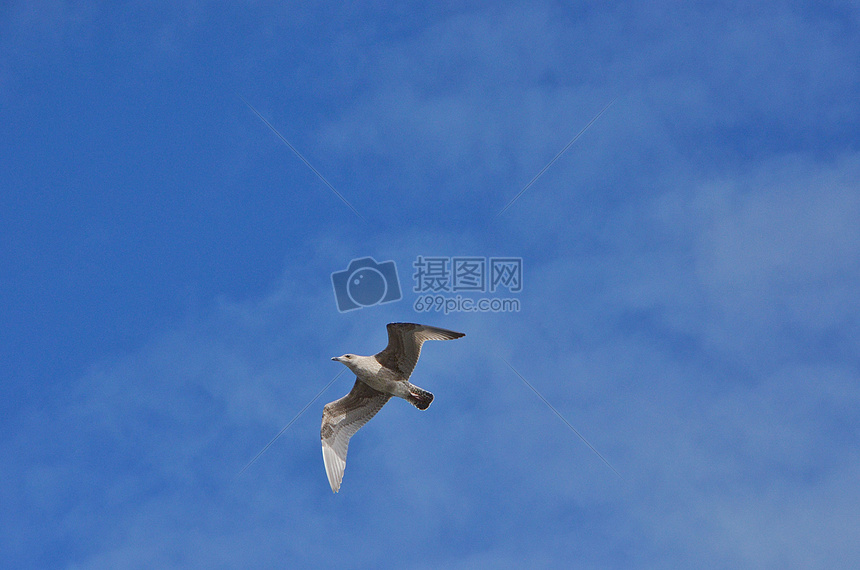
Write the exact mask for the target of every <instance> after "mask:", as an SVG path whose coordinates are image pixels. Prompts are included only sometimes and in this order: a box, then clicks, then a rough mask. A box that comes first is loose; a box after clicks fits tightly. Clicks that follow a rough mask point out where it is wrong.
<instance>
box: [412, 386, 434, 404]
mask: <svg viewBox="0 0 860 570" xmlns="http://www.w3.org/2000/svg"><path fill="white" fill-rule="evenodd" d="M407 400H408V402H409V403H410V404H412V405H413V406H415V407H416V408H418V409H419V410H426V409H427V408H429V407H430V402H432V401H433V394H431V393H430V392H428V391H427V390H422V389H421V388H419V387H418V386H414V385H413V386H410V387H409V397H408V398H407Z"/></svg>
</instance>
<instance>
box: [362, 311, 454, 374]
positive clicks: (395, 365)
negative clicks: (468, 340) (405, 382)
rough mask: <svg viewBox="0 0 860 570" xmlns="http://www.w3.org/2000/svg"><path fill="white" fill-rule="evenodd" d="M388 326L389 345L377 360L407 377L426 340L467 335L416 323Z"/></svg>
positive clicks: (447, 338)
mask: <svg viewBox="0 0 860 570" xmlns="http://www.w3.org/2000/svg"><path fill="white" fill-rule="evenodd" d="M387 328H388V346H386V347H385V350H383V351H382V352H380V353H379V354H377V355H376V360H377V361H378V362H379V363H380V364H382V365H383V366H384V367H386V368H390V369H392V370H397V371H398V372H400V373H401V374H402V375H403V376H404V377H406V378H409V376H410V375H411V374H412V371H413V370H414V369H415V364H416V363H417V362H418V356H419V355H420V354H421V345H422V344H424V341H425V340H453V339H455V338H460V337H462V336H466V335H465V334H464V333H459V332H454V331H449V330H447V329H440V328H437V327H431V326H427V325H417V324H415V323H388V326H387Z"/></svg>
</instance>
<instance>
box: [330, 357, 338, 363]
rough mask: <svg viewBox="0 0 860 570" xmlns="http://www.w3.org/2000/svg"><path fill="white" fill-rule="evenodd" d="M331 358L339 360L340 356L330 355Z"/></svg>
mask: <svg viewBox="0 0 860 570" xmlns="http://www.w3.org/2000/svg"><path fill="white" fill-rule="evenodd" d="M331 359H332V360H336V361H338V362H340V356H332V358H331Z"/></svg>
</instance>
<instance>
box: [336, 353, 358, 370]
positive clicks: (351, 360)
mask: <svg viewBox="0 0 860 570" xmlns="http://www.w3.org/2000/svg"><path fill="white" fill-rule="evenodd" d="M332 360H335V361H337V362H340V363H341V364H343V365H344V366H346V367H347V368H349V369H350V370H352V369H353V368H354V367H355V366H356V364H357V363H358V357H356V356H355V355H354V354H344V355H343V356H335V357H334V358H332Z"/></svg>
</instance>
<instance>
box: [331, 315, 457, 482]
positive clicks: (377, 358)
mask: <svg viewBox="0 0 860 570" xmlns="http://www.w3.org/2000/svg"><path fill="white" fill-rule="evenodd" d="M386 328H387V329H388V346H386V347H385V350H383V351H382V352H379V353H377V354H375V355H373V356H356V355H355V354H344V355H343V356H336V357H334V358H332V360H336V361H337V362H340V363H342V364H344V365H345V366H346V367H347V368H349V369H350V370H352V371H353V372H354V373H355V385H354V386H353V387H352V390H350V392H349V394H347V395H346V396H344V397H343V398H341V399H339V400H335V401H334V402H330V403H328V404H326V405H325V407H324V408H323V416H322V428H320V439H321V440H322V453H323V462H324V463H325V472H326V475H327V476H328V482H329V484H330V485H331V490H332V492H334V493H337V492H338V490H340V482H341V481H342V480H343V470H344V468H345V467H346V449H347V446H348V445H349V438H350V437H352V436H353V435H354V434H355V432H357V431H358V430H359V428H361V426H363V425H364V424H366V423H367V422H368V421H370V418H372V417H373V416H375V415H376V412H378V411H379V410H381V409H382V406H384V405H385V403H386V402H387V401H388V400H389V399H390V398H391V396H397V397H398V398H403V399H404V400H406V401H407V402H409V403H410V404H412V405H413V406H415V407H416V408H418V409H419V410H426V409H427V408H428V407H429V406H430V402H432V401H433V394H431V393H430V392H428V391H427V390H422V389H421V388H419V387H418V386H416V385H414V384H412V383H411V382H409V376H410V375H411V374H412V370H414V369H415V364H416V363H417V362H418V356H419V355H420V354H421V345H422V344H424V341H425V340H453V339H455V338H460V337H463V336H466V335H465V334H464V333H460V332H454V331H449V330H447V329H440V328H437V327H431V326H427V325H418V324H415V323H388V325H386Z"/></svg>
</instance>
